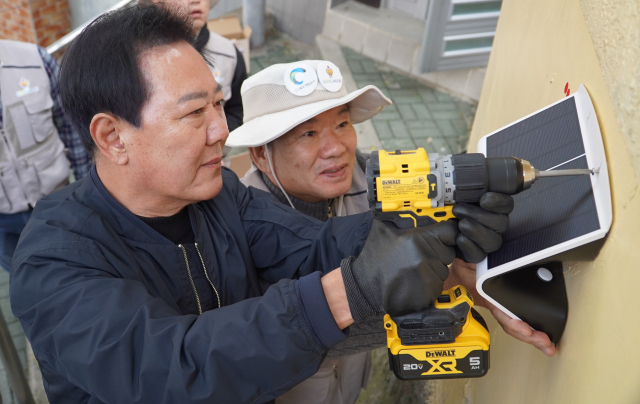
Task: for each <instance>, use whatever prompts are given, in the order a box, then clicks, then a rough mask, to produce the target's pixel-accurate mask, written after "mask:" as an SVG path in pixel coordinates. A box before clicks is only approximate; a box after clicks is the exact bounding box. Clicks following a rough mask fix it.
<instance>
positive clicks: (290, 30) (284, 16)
mask: <svg viewBox="0 0 640 404" xmlns="http://www.w3.org/2000/svg"><path fill="white" fill-rule="evenodd" d="M267 8H268V9H269V11H270V12H271V13H272V14H273V23H274V25H275V27H276V28H277V29H279V30H280V31H283V32H286V33H287V34H289V35H291V36H292V37H294V38H295V39H297V40H299V41H302V42H305V43H308V44H310V45H311V44H313V41H314V40H315V39H316V35H318V34H319V33H321V32H322V27H323V26H324V18H325V13H326V9H327V0H267Z"/></svg>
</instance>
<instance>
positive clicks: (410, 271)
mask: <svg viewBox="0 0 640 404" xmlns="http://www.w3.org/2000/svg"><path fill="white" fill-rule="evenodd" d="M457 235H458V223H457V222H456V221H446V222H442V223H437V224H432V225H430V226H425V227H416V228H410V229H397V228H395V226H393V225H386V224H384V223H383V222H380V221H378V220H374V221H373V225H372V226H371V232H370V233H369V237H368V238H367V241H366V243H365V245H364V248H363V250H362V253H360V256H358V258H354V257H349V258H345V259H344V260H342V263H341V268H342V278H343V281H344V285H345V289H346V292H347V299H348V301H349V308H350V310H351V315H352V317H353V319H354V321H355V322H356V323H357V322H360V321H363V320H364V319H366V318H367V317H370V316H374V315H379V314H381V313H388V314H390V315H392V316H397V315H403V314H408V313H412V312H416V311H419V310H422V309H424V308H426V307H428V306H429V305H430V304H432V303H433V302H434V301H435V299H436V298H437V297H438V296H440V293H441V292H442V285H443V282H444V280H445V279H446V278H447V276H448V274H449V270H448V268H447V265H449V264H451V262H453V259H454V258H455V255H456V253H455V249H454V248H453V245H455V242H456V236H457Z"/></svg>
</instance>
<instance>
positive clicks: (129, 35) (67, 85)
mask: <svg viewBox="0 0 640 404" xmlns="http://www.w3.org/2000/svg"><path fill="white" fill-rule="evenodd" d="M191 24H192V22H191V19H190V18H189V15H188V13H186V12H182V10H179V9H176V8H175V7H170V6H167V5H164V4H155V5H154V4H142V5H135V6H132V7H127V8H123V9H120V10H117V11H113V12H110V13H106V14H104V15H102V16H100V17H98V18H97V19H96V20H95V21H93V22H92V23H91V24H89V25H88V26H87V27H86V28H85V29H84V30H83V31H82V33H81V34H80V35H78V37H77V38H76V39H75V40H74V41H73V42H72V43H71V45H70V46H69V48H68V49H67V51H66V52H65V54H64V57H63V60H62V63H61V66H60V95H61V98H62V104H63V106H64V108H65V110H66V113H67V115H68V116H69V118H70V120H71V122H72V124H73V125H74V127H75V128H76V130H77V131H78V134H79V135H80V138H81V139H82V143H83V144H84V147H85V148H86V149H87V151H88V152H89V153H91V154H93V153H94V151H95V147H96V145H95V143H94V142H93V139H92V138H91V133H90V131H89V124H90V123H91V119H93V117H94V116H95V115H96V114H98V113H100V112H108V113H111V114H113V115H115V116H117V117H118V118H120V119H123V120H125V121H127V122H129V123H130V124H132V125H134V126H136V127H140V124H141V120H140V111H141V109H142V105H143V104H144V102H145V101H148V100H149V97H150V96H151V94H150V89H149V88H148V85H147V83H145V80H144V78H143V75H142V72H141V71H140V67H139V65H138V55H140V53H142V52H144V51H146V50H149V49H151V48H155V47H158V46H163V45H171V44H174V43H176V42H181V41H184V42H187V43H189V44H191V45H192V46H193V43H194V41H195V34H194V33H193V31H192V25H191ZM194 49H195V48H194ZM196 50H197V49H196ZM199 53H200V54H202V55H203V58H204V59H205V61H206V62H207V63H208V64H210V60H209V59H208V58H207V57H206V55H205V54H204V53H203V52H202V51H199Z"/></svg>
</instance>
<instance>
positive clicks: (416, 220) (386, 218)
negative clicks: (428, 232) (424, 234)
mask: <svg viewBox="0 0 640 404" xmlns="http://www.w3.org/2000/svg"><path fill="white" fill-rule="evenodd" d="M371 213H373V218H374V219H377V220H382V221H383V222H386V223H387V224H389V223H393V224H394V225H395V226H396V227H397V228H398V229H409V228H411V227H424V226H429V225H432V224H435V223H437V222H436V221H435V220H433V219H432V218H430V217H429V216H418V215H416V214H415V213H413V212H412V211H405V212H403V213H398V212H380V211H378V210H376V209H371Z"/></svg>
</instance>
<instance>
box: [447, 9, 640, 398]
mask: <svg viewBox="0 0 640 404" xmlns="http://www.w3.org/2000/svg"><path fill="white" fill-rule="evenodd" d="M638 4H639V2H638V1H637V0H616V1H611V0H609V1H606V0H505V1H504V2H503V6H502V14H501V17H500V22H499V23H498V28H497V35H496V39H495V42H494V47H493V51H492V54H491V59H490V61H489V66H488V68H487V74H486V78H485V82H484V86H483V90H482V95H481V98H480V103H479V106H478V110H477V115H476V121H475V123H474V126H473V130H472V135H471V147H470V150H474V149H475V145H476V143H477V141H478V139H480V137H481V136H483V135H485V134H487V133H489V132H491V131H493V130H496V129H498V128H500V127H501V126H504V125H506V124H508V123H510V122H513V121H514V120H517V119H519V118H521V117H523V116H525V115H527V114H529V113H531V112H533V111H535V110H537V109H539V108H542V107H544V106H546V105H548V104H550V103H552V102H554V101H557V100H559V99H561V98H563V97H564V88H565V85H566V83H569V88H570V89H571V91H572V92H575V91H576V90H577V89H578V86H579V85H580V84H581V83H582V84H584V85H585V86H586V88H587V90H588V91H589V93H590V95H591V97H592V100H593V103H594V105H595V108H596V112H597V114H598V118H599V121H600V128H601V131H602V135H603V138H604V144H605V148H606V152H607V157H608V161H609V172H610V180H611V186H612V196H613V205H614V206H613V211H614V219H613V226H612V228H611V232H610V234H609V237H608V239H607V242H606V244H605V246H604V247H603V249H602V251H601V252H600V255H599V256H598V258H597V259H596V260H595V261H594V262H585V263H565V264H566V265H565V266H566V268H565V278H566V282H567V293H568V297H569V305H570V307H569V311H570V313H569V320H568V323H567V328H566V331H565V334H564V337H563V339H562V340H561V342H560V344H559V346H558V354H557V355H556V356H555V357H553V358H547V357H546V356H544V355H543V354H542V353H540V352H539V351H537V350H535V349H534V348H532V347H529V346H527V345H524V344H523V343H520V342H518V341H516V340H514V339H513V338H511V337H508V336H507V335H506V334H504V332H502V330H501V329H500V328H499V326H498V325H497V324H496V322H495V321H493V319H491V318H490V317H491V316H490V315H488V314H485V313H486V312H483V314H485V318H489V319H490V328H491V331H492V347H491V370H490V372H489V374H488V375H487V376H486V377H484V378H482V379H474V380H472V381H470V382H468V383H467V384H466V386H465V384H457V385H454V384H451V385H450V386H449V388H465V387H466V388H465V390H466V393H465V396H466V397H465V400H464V401H465V402H467V403H473V404H485V403H486V404H496V403H509V404H513V403H526V404H534V403H545V404H550V403H563V404H575V403H581V404H586V403H616V404H626V403H629V404H631V403H640V382H639V379H638V375H639V374H640V370H639V367H640V345H639V344H638V335H639V334H640V321H639V320H640V315H638V310H637V308H636V307H635V306H636V301H637V297H636V296H637V295H638V288H639V287H640V268H639V267H638V266H639V263H640V243H639V240H640V237H639V233H640V197H638V180H639V179H640V170H638V168H639V167H640V146H639V145H638V142H639V141H640V139H639V138H638V137H639V136H640V125H639V120H638V118H637V117H638V116H640V114H639V113H638V109H639V108H640V102H639V97H640V87H639V83H638V77H639V73H640V70H639V68H640V50H639V47H640V41H639V37H640V36H639V35H638V32H639V29H640V28H639V27H640V13H638ZM585 17H586V19H585ZM452 402H456V403H457V402H461V401H447V403H452Z"/></svg>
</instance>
